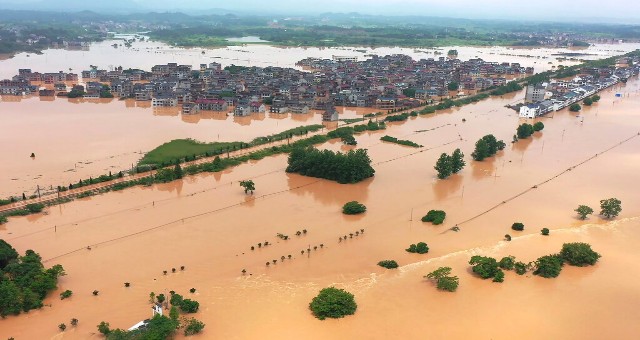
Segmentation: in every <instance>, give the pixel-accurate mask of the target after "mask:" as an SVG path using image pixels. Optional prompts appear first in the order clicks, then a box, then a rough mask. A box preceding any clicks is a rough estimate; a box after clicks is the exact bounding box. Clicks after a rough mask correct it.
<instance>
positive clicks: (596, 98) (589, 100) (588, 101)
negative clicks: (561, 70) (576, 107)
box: [582, 94, 600, 106]
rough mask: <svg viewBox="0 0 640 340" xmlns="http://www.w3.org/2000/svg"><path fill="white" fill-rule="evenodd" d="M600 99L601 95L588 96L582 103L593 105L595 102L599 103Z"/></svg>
mask: <svg viewBox="0 0 640 340" xmlns="http://www.w3.org/2000/svg"><path fill="white" fill-rule="evenodd" d="M598 101H600V96H599V95H597V94H596V95H594V96H592V97H587V98H585V99H584V100H583V101H582V104H584V105H585V106H591V105H593V103H597V102H598Z"/></svg>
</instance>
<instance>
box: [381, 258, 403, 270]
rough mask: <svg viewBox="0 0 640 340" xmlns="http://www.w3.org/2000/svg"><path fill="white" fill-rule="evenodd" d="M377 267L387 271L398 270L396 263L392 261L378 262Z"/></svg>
mask: <svg viewBox="0 0 640 340" xmlns="http://www.w3.org/2000/svg"><path fill="white" fill-rule="evenodd" d="M378 266H380V267H383V268H387V269H395V268H398V262H396V261H394V260H382V261H380V262H378Z"/></svg>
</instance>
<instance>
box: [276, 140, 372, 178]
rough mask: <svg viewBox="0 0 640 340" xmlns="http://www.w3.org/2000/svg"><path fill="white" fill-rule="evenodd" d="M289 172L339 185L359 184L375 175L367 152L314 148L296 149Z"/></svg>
mask: <svg viewBox="0 0 640 340" xmlns="http://www.w3.org/2000/svg"><path fill="white" fill-rule="evenodd" d="M288 164H289V165H288V166H287V169H286V171H287V172H294V173H299V174H301V175H303V176H310V177H318V178H324V179H329V180H332V181H336V182H338V183H341V184H344V183H357V182H360V181H362V180H364V179H367V178H369V177H372V176H373V175H374V174H375V170H374V169H373V167H371V159H370V158H369V155H368V154H367V150H365V149H358V150H350V151H349V152H347V153H342V152H333V151H331V150H322V151H321V150H318V149H316V148H314V147H308V148H296V149H294V150H293V151H291V154H289V160H288Z"/></svg>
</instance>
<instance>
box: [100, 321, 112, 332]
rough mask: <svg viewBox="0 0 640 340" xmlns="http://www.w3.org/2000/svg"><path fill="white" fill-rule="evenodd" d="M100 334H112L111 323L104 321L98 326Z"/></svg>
mask: <svg viewBox="0 0 640 340" xmlns="http://www.w3.org/2000/svg"><path fill="white" fill-rule="evenodd" d="M98 332H100V333H101V334H103V335H107V334H109V333H111V329H109V323H108V322H104V321H102V322H100V324H99V325H98Z"/></svg>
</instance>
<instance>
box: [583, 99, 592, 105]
mask: <svg viewBox="0 0 640 340" xmlns="http://www.w3.org/2000/svg"><path fill="white" fill-rule="evenodd" d="M582 104H584V105H585V106H591V105H592V104H593V99H591V98H589V97H587V98H585V99H584V100H583V101H582Z"/></svg>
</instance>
